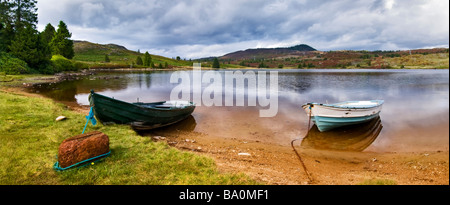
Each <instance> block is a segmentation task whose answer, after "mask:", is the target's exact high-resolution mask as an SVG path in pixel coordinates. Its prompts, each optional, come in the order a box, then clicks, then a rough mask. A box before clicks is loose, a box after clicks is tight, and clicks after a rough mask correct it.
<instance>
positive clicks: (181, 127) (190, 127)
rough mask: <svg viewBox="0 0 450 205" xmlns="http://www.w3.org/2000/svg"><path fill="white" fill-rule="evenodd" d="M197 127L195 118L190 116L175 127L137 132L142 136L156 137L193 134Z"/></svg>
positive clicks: (174, 125)
mask: <svg viewBox="0 0 450 205" xmlns="http://www.w3.org/2000/svg"><path fill="white" fill-rule="evenodd" d="M196 126H197V121H195V118H194V116H192V115H189V117H187V118H186V119H184V120H182V121H180V122H177V123H175V124H173V125H169V126H165V127H160V128H156V129H152V130H146V131H137V132H138V133H139V134H140V135H142V136H155V135H167V134H170V133H174V132H180V131H183V132H192V131H194V129H195V127H196Z"/></svg>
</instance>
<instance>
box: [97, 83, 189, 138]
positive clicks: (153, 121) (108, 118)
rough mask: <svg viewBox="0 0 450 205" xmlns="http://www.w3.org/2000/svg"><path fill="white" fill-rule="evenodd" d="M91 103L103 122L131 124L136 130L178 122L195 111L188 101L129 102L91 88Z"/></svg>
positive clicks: (98, 117) (98, 118)
mask: <svg viewBox="0 0 450 205" xmlns="http://www.w3.org/2000/svg"><path fill="white" fill-rule="evenodd" d="M89 104H90V106H91V107H93V111H94V115H95V117H96V118H97V120H99V121H100V122H101V123H102V124H110V123H116V124H129V125H131V126H132V127H133V128H134V129H136V130H149V129H154V128H158V127H163V126H167V125H171V124H174V123H177V122H179V121H181V120H184V119H186V118H187V117H189V116H190V115H191V114H192V112H194V109H195V104H194V103H192V102H187V101H162V102H154V103H142V102H137V103H128V102H124V101H120V100H116V99H113V98H110V97H106V96H104V95H100V94H97V93H95V92H94V90H91V94H90V95H89Z"/></svg>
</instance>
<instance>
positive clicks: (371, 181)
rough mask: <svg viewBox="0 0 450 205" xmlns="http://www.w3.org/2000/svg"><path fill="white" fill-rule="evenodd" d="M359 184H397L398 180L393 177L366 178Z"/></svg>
mask: <svg viewBox="0 0 450 205" xmlns="http://www.w3.org/2000/svg"><path fill="white" fill-rule="evenodd" d="M358 185H397V182H395V181H394V180H391V179H366V180H364V181H363V182H361V183H359V184H358Z"/></svg>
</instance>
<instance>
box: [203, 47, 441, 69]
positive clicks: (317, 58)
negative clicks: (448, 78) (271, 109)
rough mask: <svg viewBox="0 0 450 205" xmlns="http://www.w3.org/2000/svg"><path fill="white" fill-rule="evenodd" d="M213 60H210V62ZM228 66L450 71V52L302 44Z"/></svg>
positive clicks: (227, 60) (227, 59)
mask: <svg viewBox="0 0 450 205" xmlns="http://www.w3.org/2000/svg"><path fill="white" fill-rule="evenodd" d="M206 60H209V59H206ZM219 60H220V62H221V63H222V64H223V65H225V66H231V65H235V66H242V67H254V68H381V69H386V68H405V69H408V68H411V69H417V68H424V69H426V68H438V69H439V68H444V69H448V68H449V49H448V48H433V49H416V50H406V51H364V50H363V51H351V50H343V51H327V52H324V51H317V50H316V49H314V48H312V47H310V46H308V45H305V44H302V45H297V46H293V47H288V48H260V49H247V50H245V51H236V52H233V53H229V54H226V55H224V56H222V57H219Z"/></svg>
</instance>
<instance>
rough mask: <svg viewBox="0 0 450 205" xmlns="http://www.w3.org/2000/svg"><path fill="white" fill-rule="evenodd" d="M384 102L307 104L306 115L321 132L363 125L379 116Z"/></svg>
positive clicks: (305, 107) (304, 107) (304, 106)
mask: <svg viewBox="0 0 450 205" xmlns="http://www.w3.org/2000/svg"><path fill="white" fill-rule="evenodd" d="M383 103H384V101H382V100H373V101H347V102H342V103H336V104H319V103H307V104H305V105H303V109H304V110H305V111H306V113H307V114H308V116H309V115H311V120H312V121H313V122H314V123H315V124H316V125H317V128H318V129H319V131H321V132H325V131H329V130H332V129H334V128H338V127H342V126H348V125H356V124H361V123H364V122H367V121H370V120H372V119H374V118H376V117H378V116H379V114H380V112H381V108H382V105H383Z"/></svg>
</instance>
